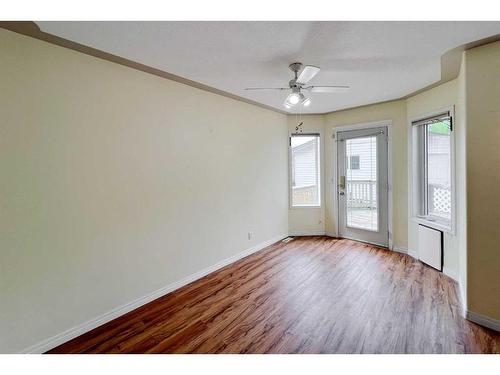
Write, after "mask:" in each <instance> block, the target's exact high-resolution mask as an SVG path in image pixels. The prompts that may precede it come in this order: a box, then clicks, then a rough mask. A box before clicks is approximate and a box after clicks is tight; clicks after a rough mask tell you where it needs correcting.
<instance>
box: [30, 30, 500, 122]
mask: <svg viewBox="0 0 500 375" xmlns="http://www.w3.org/2000/svg"><path fill="white" fill-rule="evenodd" d="M37 24H38V25H39V26H40V28H41V29H42V31H44V32H47V33H50V34H54V35H57V36H60V37H63V38H65V39H69V40H72V41H75V42H78V43H81V44H84V45H87V46H90V47H94V48H97V49H99V50H103V51H106V52H109V53H112V54H115V55H118V56H121V57H124V58H127V59H129V60H133V61H136V62H140V63H142V64H145V65H148V66H151V67H154V68H157V69H161V70H164V71H166V72H169V73H172V74H175V75H178V76H181V77H184V78H188V79H190V80H194V81H197V82H200V83H203V84H205V85H208V86H211V87H214V88H217V89H220V90H224V91H227V92H230V93H232V94H235V95H238V96H241V97H244V98H248V99H251V100H254V101H257V102H260V103H263V104H266V105H270V106H273V107H275V108H277V109H280V110H285V108H284V107H283V100H284V98H285V96H286V93H285V92H280V91H262V92H248V91H244V88H245V87H262V86H265V87H282V86H287V83H288V81H289V80H290V79H291V78H292V73H291V72H290V71H289V70H288V65H289V64H290V63H292V62H295V61H300V62H302V63H304V64H310V65H316V66H319V67H321V71H320V73H319V74H318V75H317V76H316V77H315V78H314V79H313V80H312V81H311V82H310V84H313V85H350V86H351V89H350V90H349V91H347V92H343V93H334V94H309V95H310V96H311V98H312V104H311V105H310V106H309V107H308V108H307V111H304V112H305V113H307V112H309V113H324V112H331V111H335V110H339V109H343V108H350V107H356V106H360V105H366V104H370V103H376V102H381V101H385V100H391V99H396V98H400V97H402V96H405V95H407V94H410V93H412V92H414V91H416V90H419V89H421V88H423V87H425V86H427V85H430V84H432V83H435V82H437V81H439V80H440V79H441V66H440V64H441V62H440V61H441V60H440V59H441V56H442V55H443V54H444V53H446V52H447V51H449V50H451V49H453V48H455V47H458V46H460V45H463V44H465V43H469V42H473V41H476V40H479V39H483V38H486V37H489V36H493V35H496V34H500V22H337V21H332V22H37ZM292 112H293V110H292Z"/></svg>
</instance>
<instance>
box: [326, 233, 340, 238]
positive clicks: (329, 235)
mask: <svg viewBox="0 0 500 375" xmlns="http://www.w3.org/2000/svg"><path fill="white" fill-rule="evenodd" d="M325 236H328V237H332V238H337V233H335V232H325Z"/></svg>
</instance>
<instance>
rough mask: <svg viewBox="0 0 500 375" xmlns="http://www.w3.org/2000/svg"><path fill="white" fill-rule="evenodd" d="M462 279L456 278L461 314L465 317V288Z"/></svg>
mask: <svg viewBox="0 0 500 375" xmlns="http://www.w3.org/2000/svg"><path fill="white" fill-rule="evenodd" d="M463 284H464V283H463V281H462V280H460V278H459V280H458V291H459V293H460V305H461V307H462V316H463V317H464V318H465V317H466V316H467V295H466V294H465V288H464V285H463Z"/></svg>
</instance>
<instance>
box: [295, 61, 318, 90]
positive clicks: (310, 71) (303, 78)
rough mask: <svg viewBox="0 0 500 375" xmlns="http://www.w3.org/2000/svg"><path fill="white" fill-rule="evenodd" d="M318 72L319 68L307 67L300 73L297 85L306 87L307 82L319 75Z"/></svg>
mask: <svg viewBox="0 0 500 375" xmlns="http://www.w3.org/2000/svg"><path fill="white" fill-rule="evenodd" d="M318 72H319V68H318V67H317V66H313V65H306V66H305V67H304V69H302V71H301V72H300V74H299V77H298V78H297V83H299V84H301V85H305V84H306V83H307V82H309V81H310V80H311V79H313V78H314V76H315V75H316V74H318Z"/></svg>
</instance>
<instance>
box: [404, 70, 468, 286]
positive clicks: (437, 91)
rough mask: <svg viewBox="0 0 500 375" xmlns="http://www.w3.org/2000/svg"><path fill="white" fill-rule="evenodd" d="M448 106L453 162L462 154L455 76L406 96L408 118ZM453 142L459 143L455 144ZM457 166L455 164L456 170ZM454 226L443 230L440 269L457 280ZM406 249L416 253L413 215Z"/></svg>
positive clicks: (460, 177)
mask: <svg viewBox="0 0 500 375" xmlns="http://www.w3.org/2000/svg"><path fill="white" fill-rule="evenodd" d="M452 106H453V107H454V108H455V119H454V120H455V124H454V125H455V128H454V131H455V160H456V164H458V162H459V161H463V158H464V151H463V148H462V147H460V141H459V139H458V136H457V135H460V136H463V130H462V128H463V126H462V123H461V118H460V116H461V111H460V110H459V109H458V80H457V79H454V80H452V81H449V82H447V83H444V84H442V85H439V86H437V87H435V88H432V89H430V90H427V91H424V92H422V93H420V94H418V95H415V96H413V97H411V98H408V99H407V100H406V110H407V116H408V121H410V120H411V119H415V118H418V117H421V116H425V115H426V114H429V113H432V112H435V111H439V110H441V109H445V108H448V107H452ZM458 133H460V134H458ZM457 143H459V144H458V145H457ZM458 168H460V167H459V166H456V170H457V169H458ZM462 171H463V168H462V169H459V170H458V172H460V173H456V174H455V181H464V178H465V177H464V176H463V173H462ZM457 192H458V190H457ZM457 195H458V194H457ZM462 198H464V195H463V194H461V195H460V199H462ZM463 206H464V205H460V208H463ZM458 207H459V205H458V204H457V205H455V210H456V215H461V214H463V213H462V211H461V210H459V209H458ZM459 211H460V212H459ZM458 228H459V227H458V225H456V228H455V232H454V233H446V232H445V234H444V249H443V253H444V257H443V258H444V259H443V271H444V273H446V274H447V275H449V276H451V277H453V278H454V279H455V280H458V277H459V238H460V237H459V233H462V232H459V230H458ZM408 249H409V252H410V253H416V252H417V249H418V223H416V222H415V221H414V220H413V218H409V219H408Z"/></svg>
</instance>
